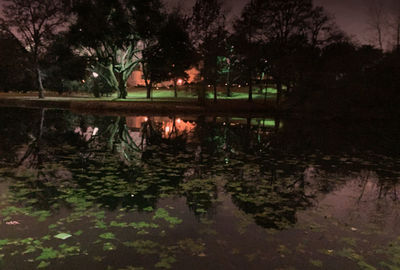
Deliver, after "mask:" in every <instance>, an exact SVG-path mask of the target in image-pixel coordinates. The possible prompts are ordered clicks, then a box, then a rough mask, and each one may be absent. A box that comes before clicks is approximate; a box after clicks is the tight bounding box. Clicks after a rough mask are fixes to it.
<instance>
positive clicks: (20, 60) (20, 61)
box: [0, 30, 34, 91]
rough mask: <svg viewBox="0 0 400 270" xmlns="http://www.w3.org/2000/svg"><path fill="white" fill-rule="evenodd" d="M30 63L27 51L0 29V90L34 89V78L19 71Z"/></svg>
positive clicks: (27, 73) (11, 36)
mask: <svg viewBox="0 0 400 270" xmlns="http://www.w3.org/2000/svg"><path fill="white" fill-rule="evenodd" d="M30 65H31V63H30V62H29V53H28V52H27V51H26V50H25V48H23V47H22V46H21V43H20V42H19V41H18V40H17V39H16V38H15V37H14V36H13V35H10V33H8V32H2V31H1V30H0V91H10V90H18V91H28V90H32V89H34V86H33V83H34V78H33V76H32V74H31V73H29V72H21V71H23V70H24V69H26V68H27V67H29V66H30Z"/></svg>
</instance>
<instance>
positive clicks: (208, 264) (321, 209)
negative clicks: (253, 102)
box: [0, 108, 400, 270]
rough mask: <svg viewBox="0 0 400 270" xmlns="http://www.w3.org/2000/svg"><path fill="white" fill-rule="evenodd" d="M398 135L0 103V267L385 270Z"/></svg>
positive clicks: (395, 235)
mask: <svg viewBox="0 0 400 270" xmlns="http://www.w3.org/2000/svg"><path fill="white" fill-rule="evenodd" d="M399 135H400V127H399V124H397V123H396V122H394V123H393V122H390V121H386V122H383V121H376V122H361V123H360V122H351V123H339V122H329V123H327V122H318V123H315V122H314V123H304V122H302V121H299V120H280V121H279V120H277V119H268V118H265V119H264V118H255V119H251V118H248V119H246V118H237V117H210V116H204V117H201V116H174V117H171V116H148V115H141V116H96V115H81V114H75V113H72V112H69V111H58V110H45V109H37V110H35V109H18V108H0V215H1V219H0V268H2V269H36V268H45V269H127V270H128V269H399V267H400V226H399V225H400V215H399V214H400V204H399V199H400V194H398V192H397V187H398V185H399V180H400V159H399V153H400V144H399V141H398V138H400V136H399Z"/></svg>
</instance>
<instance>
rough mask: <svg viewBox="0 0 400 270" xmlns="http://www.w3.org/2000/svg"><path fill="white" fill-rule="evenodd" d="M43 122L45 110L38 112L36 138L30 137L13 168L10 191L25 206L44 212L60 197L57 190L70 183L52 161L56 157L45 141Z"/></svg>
mask: <svg viewBox="0 0 400 270" xmlns="http://www.w3.org/2000/svg"><path fill="white" fill-rule="evenodd" d="M45 118H46V109H41V110H40V119H39V124H38V128H37V131H36V132H35V133H36V134H35V135H31V138H32V141H31V142H29V143H28V145H27V147H26V150H25V151H24V153H23V154H22V155H21V158H19V160H18V162H17V164H16V168H15V170H14V175H13V176H14V177H13V178H14V180H16V183H15V184H14V185H12V186H11V187H10V189H11V191H13V192H14V193H15V194H16V195H17V197H19V199H21V201H22V202H24V203H26V204H27V205H30V206H35V207H36V208H39V209H46V210H47V209H50V208H51V206H52V205H53V204H56V202H57V197H58V196H59V195H60V192H59V191H58V188H57V186H58V185H59V184H60V183H61V182H62V181H64V180H69V179H70V177H71V174H70V172H69V171H68V170H66V169H65V168H64V167H63V166H62V165H60V164H57V162H55V160H52V158H54V156H55V155H54V153H53V151H52V149H50V147H49V146H48V145H47V143H46V142H45V139H44V136H45V130H46V131H47V129H45V120H46V119H45ZM47 132H48V131H47Z"/></svg>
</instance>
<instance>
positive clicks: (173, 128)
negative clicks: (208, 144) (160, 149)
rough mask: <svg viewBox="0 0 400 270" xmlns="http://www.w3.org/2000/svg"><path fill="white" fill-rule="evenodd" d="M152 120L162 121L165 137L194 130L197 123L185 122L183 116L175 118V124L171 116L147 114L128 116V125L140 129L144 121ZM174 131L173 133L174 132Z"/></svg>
mask: <svg viewBox="0 0 400 270" xmlns="http://www.w3.org/2000/svg"><path fill="white" fill-rule="evenodd" d="M148 121H152V122H154V123H161V124H162V126H161V128H162V133H163V137H164V138H166V137H170V136H173V134H175V135H181V134H182V133H184V132H190V131H192V130H193V129H194V128H195V127H196V124H195V123H191V122H185V121H184V120H182V119H181V118H177V119H176V120H175V125H174V120H173V119H171V118H169V117H165V116H164V117H163V116H154V117H146V116H133V117H126V125H127V126H128V127H129V128H130V129H135V130H136V131H138V130H140V129H141V128H142V125H143V123H145V122H148ZM172 133H173V134H172Z"/></svg>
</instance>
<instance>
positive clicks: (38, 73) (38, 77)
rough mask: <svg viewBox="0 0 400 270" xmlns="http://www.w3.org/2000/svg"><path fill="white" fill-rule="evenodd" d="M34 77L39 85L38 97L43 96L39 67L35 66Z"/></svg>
mask: <svg viewBox="0 0 400 270" xmlns="http://www.w3.org/2000/svg"><path fill="white" fill-rule="evenodd" d="M36 78H37V82H38V85H39V98H44V88H43V83H42V72H41V71H40V68H39V67H37V68H36Z"/></svg>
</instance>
